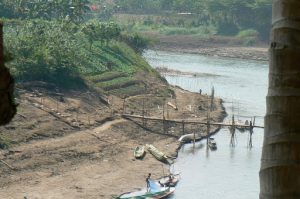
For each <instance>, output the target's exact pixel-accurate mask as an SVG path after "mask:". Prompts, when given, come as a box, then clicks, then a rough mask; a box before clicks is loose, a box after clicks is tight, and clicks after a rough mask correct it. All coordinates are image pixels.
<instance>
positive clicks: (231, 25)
mask: <svg viewBox="0 0 300 199" xmlns="http://www.w3.org/2000/svg"><path fill="white" fill-rule="evenodd" d="M115 3H116V5H117V6H118V9H119V12H120V11H121V12H123V13H130V14H143V15H144V14H148V15H150V16H151V15H156V16H157V15H160V16H163V17H160V18H159V19H157V18H152V17H149V18H147V19H146V20H144V25H156V26H167V27H181V28H183V27H185V28H199V27H211V26H213V27H215V31H216V32H215V33H217V34H220V35H236V34H238V32H239V31H241V30H246V29H254V30H256V31H257V32H258V33H259V37H260V39H267V38H268V35H269V29H270V24H271V9H272V8H271V3H272V1H271V0H200V1H192V0H150V1H141V0H115ZM172 15H173V16H172ZM210 30H211V29H210ZM179 32H180V33H181V32H182V30H181V31H179Z"/></svg>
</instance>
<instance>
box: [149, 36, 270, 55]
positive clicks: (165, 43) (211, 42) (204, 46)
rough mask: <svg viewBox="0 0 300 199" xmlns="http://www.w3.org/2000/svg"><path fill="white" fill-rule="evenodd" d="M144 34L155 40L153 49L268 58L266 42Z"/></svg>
mask: <svg viewBox="0 0 300 199" xmlns="http://www.w3.org/2000/svg"><path fill="white" fill-rule="evenodd" d="M146 35H148V36H149V37H151V38H155V40H157V43H156V44H155V45H154V46H153V47H152V49H153V50H161V51H169V52H179V53H192V54H201V55H207V56H217V57H229V58H238V59H247V60H257V61H268V60H269V56H268V45H267V44H257V45H255V46H246V45H243V44H241V42H240V40H241V39H239V40H237V39H234V38H232V37H220V36H218V37H217V36H214V37H211V38H200V37H197V36H193V35H160V34H157V33H148V34H146Z"/></svg>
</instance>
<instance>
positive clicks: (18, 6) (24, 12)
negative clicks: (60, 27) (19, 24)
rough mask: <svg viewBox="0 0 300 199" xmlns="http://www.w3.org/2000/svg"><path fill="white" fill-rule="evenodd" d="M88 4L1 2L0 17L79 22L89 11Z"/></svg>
mask: <svg viewBox="0 0 300 199" xmlns="http://www.w3.org/2000/svg"><path fill="white" fill-rule="evenodd" d="M88 3H89V1H88V0H70V1H66V0H51V1H47V0H2V1H1V2H0V17H5V18H22V19H33V18H35V19H36V18H43V19H65V20H66V19H67V20H70V21H72V22H79V21H82V20H83V19H84V15H85V13H86V12H88V11H90V9H89V7H88Z"/></svg>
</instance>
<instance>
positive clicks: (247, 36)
mask: <svg viewBox="0 0 300 199" xmlns="http://www.w3.org/2000/svg"><path fill="white" fill-rule="evenodd" d="M237 36H238V37H240V38H242V39H243V40H244V44H245V45H247V46H253V45H254V44H255V43H257V41H258V38H259V32H258V31H257V30H254V29H247V30H242V31H240V32H239V33H238V35H237Z"/></svg>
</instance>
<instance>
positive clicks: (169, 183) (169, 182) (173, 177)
mask: <svg viewBox="0 0 300 199" xmlns="http://www.w3.org/2000/svg"><path fill="white" fill-rule="evenodd" d="M179 180H180V174H170V175H167V176H164V177H162V178H160V179H159V181H158V182H159V183H160V184H162V185H164V186H166V187H175V186H176V185H177V183H178V182H179Z"/></svg>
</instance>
